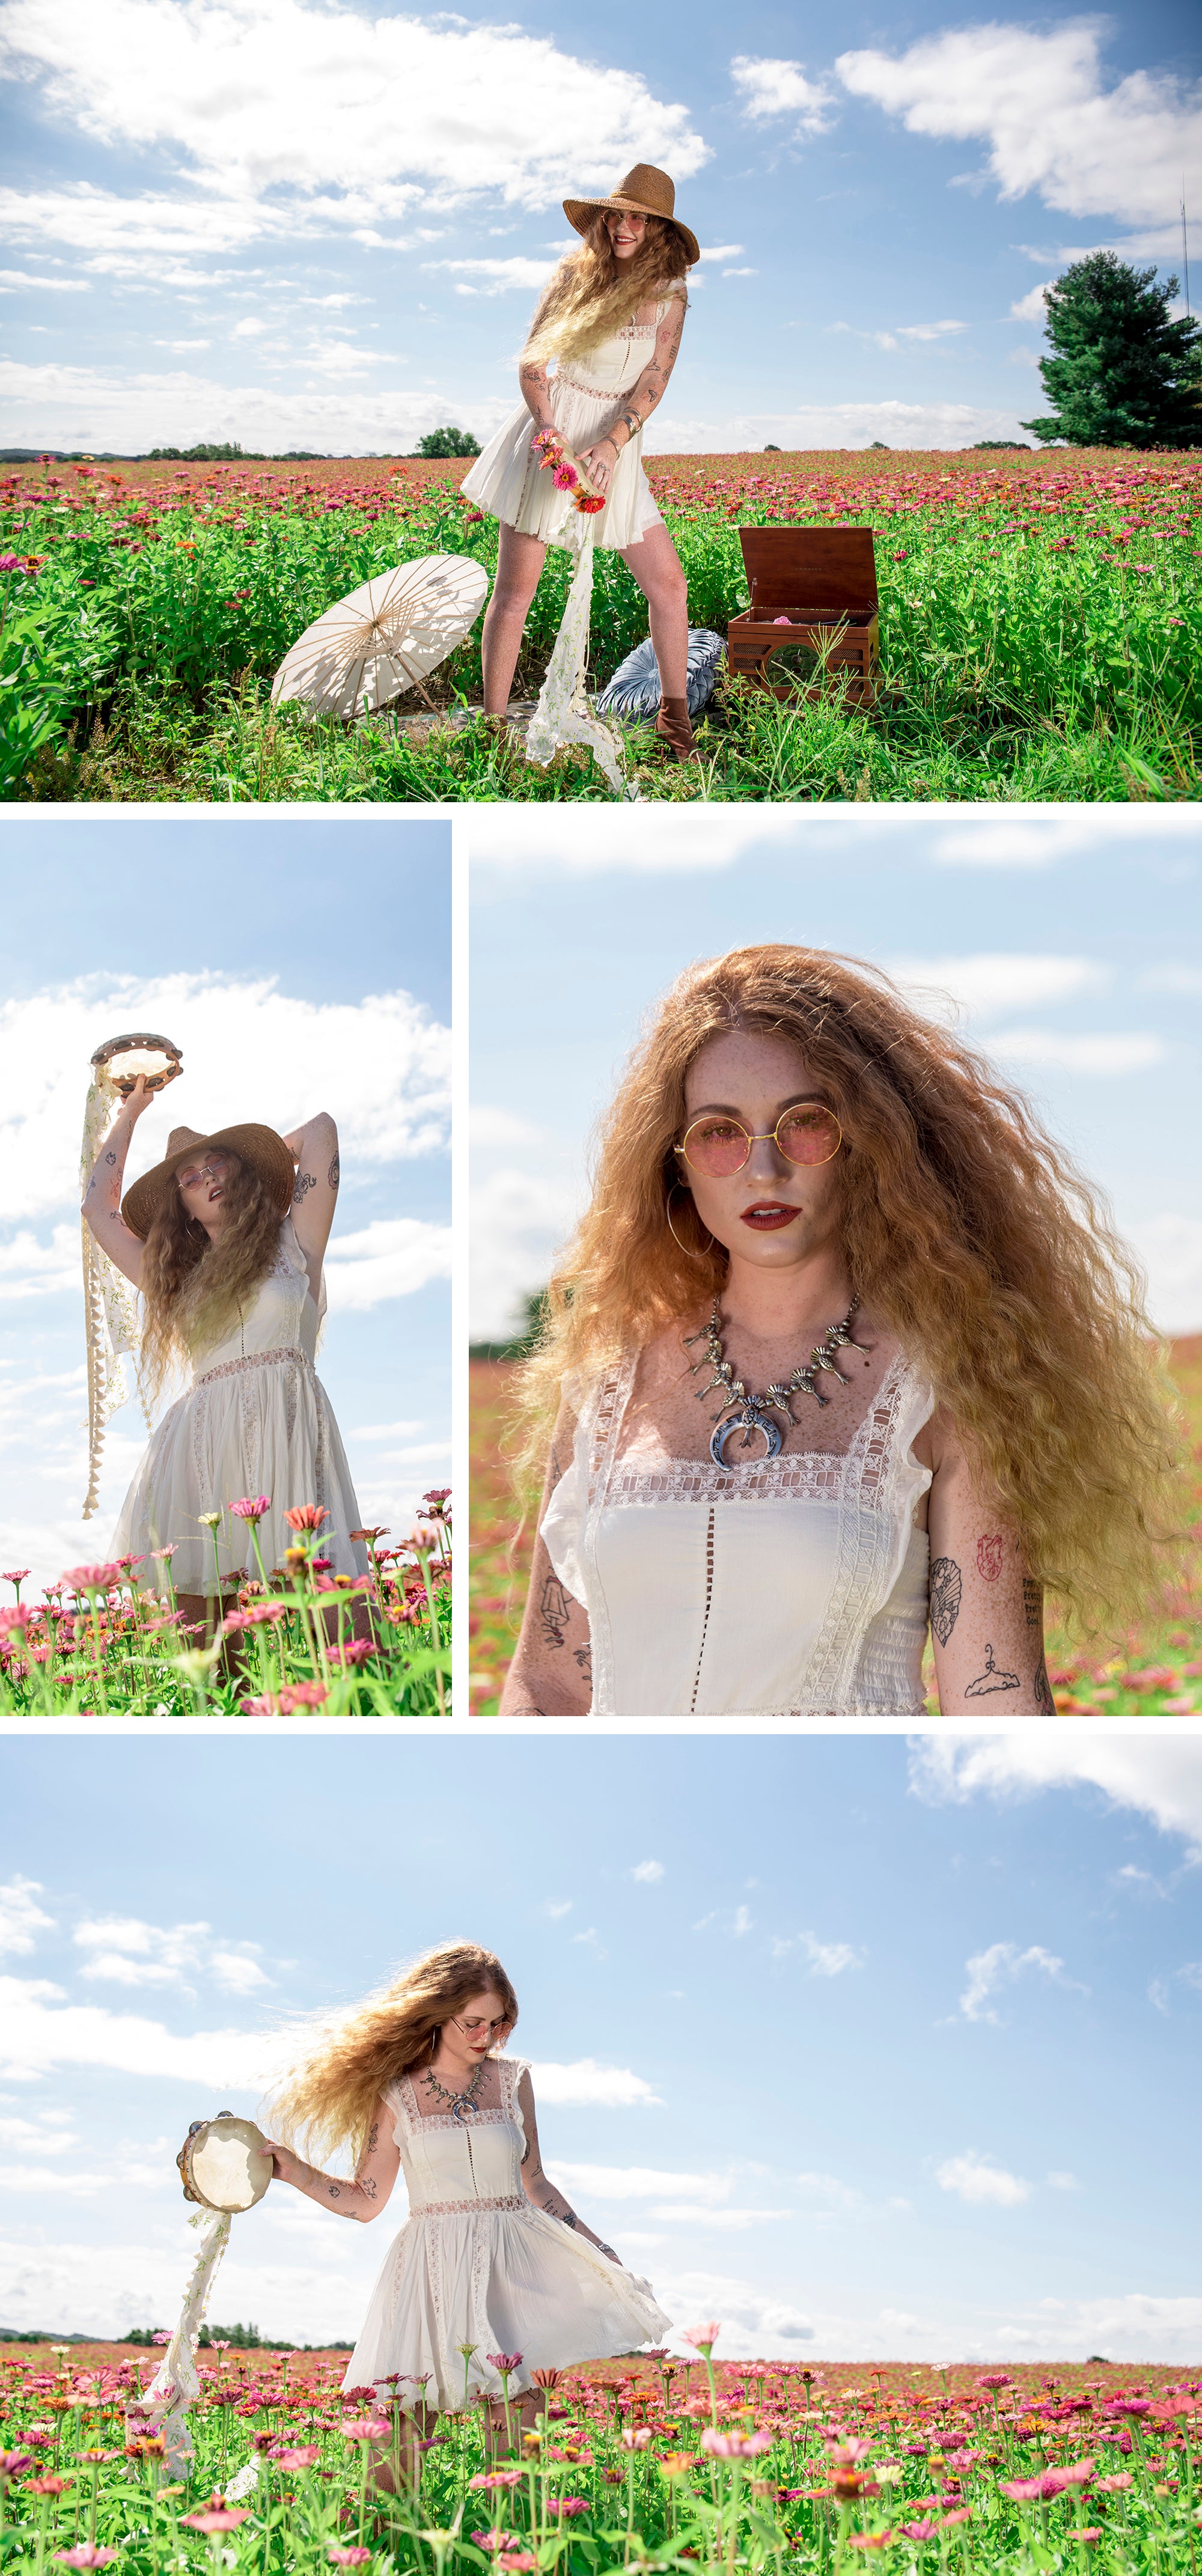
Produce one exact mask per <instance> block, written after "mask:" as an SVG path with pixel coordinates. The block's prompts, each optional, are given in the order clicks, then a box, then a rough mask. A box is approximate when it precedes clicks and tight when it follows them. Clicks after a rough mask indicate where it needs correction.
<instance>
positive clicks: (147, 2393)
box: [125, 2209, 230, 2477]
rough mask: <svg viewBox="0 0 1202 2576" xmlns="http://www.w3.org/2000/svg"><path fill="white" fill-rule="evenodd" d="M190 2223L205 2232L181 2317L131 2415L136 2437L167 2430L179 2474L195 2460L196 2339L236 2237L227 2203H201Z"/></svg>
mask: <svg viewBox="0 0 1202 2576" xmlns="http://www.w3.org/2000/svg"><path fill="white" fill-rule="evenodd" d="M188 2225H189V2226H190V2227H196V2228H201V2229H203V2234H202V2236H201V2240H200V2248H199V2251H198V2253H197V2257H196V2261H195V2263H194V2264H193V2267H192V2277H191V2280H190V2281H189V2283H188V2286H187V2289H186V2290H185V2292H184V2304H183V2308H182V2310H181V2313H180V2321H179V2324H178V2325H177V2327H176V2329H175V2332H174V2334H173V2335H172V2338H171V2341H170V2343H169V2344H168V2346H167V2349H166V2351H165V2353H164V2355H163V2358H162V2360H161V2362H160V2363H159V2366H158V2369H157V2370H156V2372H155V2375H154V2378H153V2379H152V2380H151V2382H150V2385H149V2387H148V2388H144V2389H143V2391H142V2394H141V2396H140V2397H136V2398H134V2400H133V2402H132V2404H131V2405H130V2406H129V2407H128V2408H127V2410H126V2418H125V2421H126V2426H127V2430H128V2434H129V2438H130V2439H131V2440H136V2439H137V2437H138V2435H139V2434H143V2435H144V2434H146V2433H161V2434H162V2436H163V2440H164V2442H165V2443H166V2445H167V2466H168V2468H169V2469H170V2470H171V2472H172V2475H173V2476H175V2477H183V2476H186V2474H187V2471H188V2469H189V2468H190V2466H191V2463H192V2435H191V2432H190V2431H189V2428H188V2410H189V2408H190V2407H191V2406H192V2405H194V2404H195V2401H196V2399H197V2398H198V2397H199V2395H200V2374H199V2372H198V2370H197V2367H196V2344H197V2338H198V2336H199V2334H200V2326H201V2319H202V2317H203V2316H204V2312H205V2306H206V2303H207V2300H208V2296H209V2291H210V2290H211V2288H212V2286H213V2276H214V2274H215V2272H216V2270H217V2267H218V2264H219V2263H220V2261H221V2257H222V2255H223V2254H224V2252H225V2249H226V2246H227V2245H228V2243H229V2241H230V2213H229V2211H228V2210H224V2209H223V2210H219V2211H213V2210H208V2209H198V2210H197V2212H196V2214H195V2216H194V2217H193V2218H190V2219H189V2221H188Z"/></svg>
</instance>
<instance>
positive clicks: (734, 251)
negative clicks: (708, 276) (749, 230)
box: [701, 242, 750, 277]
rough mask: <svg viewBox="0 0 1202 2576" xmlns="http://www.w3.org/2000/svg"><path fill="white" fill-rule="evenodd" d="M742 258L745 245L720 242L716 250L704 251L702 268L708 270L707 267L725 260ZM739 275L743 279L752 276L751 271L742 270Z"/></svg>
mask: <svg viewBox="0 0 1202 2576" xmlns="http://www.w3.org/2000/svg"><path fill="white" fill-rule="evenodd" d="M742 256H743V244H742V242H719V243H718V244H717V247H716V248H714V249H711V250H703V251H702V254H701V266H702V267H703V268H706V267H708V266H710V265H711V264H716V263H717V262H718V261H720V260H724V259H741V258H742ZM738 273H739V275H740V276H741V277H744V276H748V275H749V274H750V271H749V270H746V269H740V270H739V272H738Z"/></svg>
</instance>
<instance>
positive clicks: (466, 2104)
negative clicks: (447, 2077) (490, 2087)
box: [425, 2057, 488, 2122]
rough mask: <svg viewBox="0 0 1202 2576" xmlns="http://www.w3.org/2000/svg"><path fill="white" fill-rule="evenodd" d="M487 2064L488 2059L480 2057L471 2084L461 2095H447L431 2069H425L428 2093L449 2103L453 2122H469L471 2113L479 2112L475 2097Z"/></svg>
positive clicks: (482, 2080)
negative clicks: (434, 2094)
mask: <svg viewBox="0 0 1202 2576" xmlns="http://www.w3.org/2000/svg"><path fill="white" fill-rule="evenodd" d="M487 2064H488V2059H487V2058H486V2057H482V2058H481V2060H480V2063H479V2065H478V2067H477V2068H476V2072H475V2074H474V2075H473V2077H472V2080H471V2083H470V2084H468V2085H467V2086H465V2088H464V2090H463V2092H462V2093H448V2091H447V2088H446V2085H445V2084H440V2083H439V2081H438V2077H437V2076H436V2075H435V2074H434V2073H433V2071H432V2069H431V2068H430V2067H427V2069H426V2078H425V2080H426V2083H427V2084H428V2086H429V2088H430V2091H431V2092H432V2093H436V2094H437V2096H438V2099H439V2101H440V2102H449V2103H450V2106H451V2118H452V2119H453V2120H459V2121H460V2122H462V2121H464V2120H470V2118H471V2116H472V2113H473V2111H478V2110H479V2108H480V2105H479V2103H478V2101H477V2099H476V2096H477V2094H478V2092H479V2090H480V2087H481V2085H482V2084H483V2082H484V2070H485V2067H486V2066H487Z"/></svg>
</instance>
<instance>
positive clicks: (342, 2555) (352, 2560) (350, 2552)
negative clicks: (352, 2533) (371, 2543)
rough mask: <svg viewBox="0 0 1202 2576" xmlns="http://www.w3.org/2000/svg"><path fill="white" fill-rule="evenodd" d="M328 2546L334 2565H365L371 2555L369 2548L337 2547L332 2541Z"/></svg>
mask: <svg viewBox="0 0 1202 2576" xmlns="http://www.w3.org/2000/svg"><path fill="white" fill-rule="evenodd" d="M329 2546H330V2556H331V2558H332V2559H333V2561H334V2565H335V2566H336V2567H366V2565H367V2563H368V2560H369V2559H370V2557H371V2551H370V2549H337V2548H335V2546H334V2543H333V2541H331V2542H330V2545H329Z"/></svg>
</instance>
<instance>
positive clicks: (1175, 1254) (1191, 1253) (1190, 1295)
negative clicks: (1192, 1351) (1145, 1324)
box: [1127, 1211, 1202, 1333]
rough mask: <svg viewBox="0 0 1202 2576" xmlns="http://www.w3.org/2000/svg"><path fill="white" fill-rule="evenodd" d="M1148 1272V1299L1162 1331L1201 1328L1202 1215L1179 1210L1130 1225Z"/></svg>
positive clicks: (1130, 1234)
mask: <svg viewBox="0 0 1202 2576" xmlns="http://www.w3.org/2000/svg"><path fill="white" fill-rule="evenodd" d="M1127 1236H1128V1240H1129V1241H1130V1243H1131V1244H1132V1245H1133V1246H1134V1249H1135V1251H1136V1252H1137V1254H1138V1255H1139V1259H1140V1260H1141V1262H1142V1263H1143V1266H1144V1268H1145V1270H1146V1271H1147V1274H1148V1281H1149V1292H1148V1303H1149V1306H1150V1308H1151V1311H1152V1316H1153V1319H1154V1321H1155V1323H1156V1324H1157V1325H1158V1326H1159V1329H1160V1331H1161V1332H1162V1333H1197V1332H1202V1217H1196V1216H1179V1215H1178V1214H1177V1213H1176V1211H1173V1212H1171V1213H1170V1212H1168V1211H1166V1213H1165V1214H1164V1215H1163V1216H1153V1217H1145V1218H1144V1219H1143V1221H1142V1223H1139V1224H1136V1225H1129V1226H1128V1227H1127Z"/></svg>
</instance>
